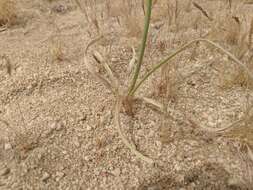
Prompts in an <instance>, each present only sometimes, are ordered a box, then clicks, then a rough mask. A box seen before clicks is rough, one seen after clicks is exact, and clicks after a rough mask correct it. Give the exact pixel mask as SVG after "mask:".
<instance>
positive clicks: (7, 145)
mask: <svg viewBox="0 0 253 190" xmlns="http://www.w3.org/2000/svg"><path fill="white" fill-rule="evenodd" d="M10 149H12V146H11V144H10V143H6V144H5V145H4V150H10Z"/></svg>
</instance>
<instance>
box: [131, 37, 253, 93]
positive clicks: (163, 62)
mask: <svg viewBox="0 0 253 190" xmlns="http://www.w3.org/2000/svg"><path fill="white" fill-rule="evenodd" d="M196 42H206V43H208V44H210V45H212V46H214V47H215V48H217V49H219V50H220V51H221V52H222V53H223V54H226V55H227V56H228V57H229V58H230V59H232V60H233V61H234V62H235V63H237V64H238V65H239V66H240V67H242V68H243V69H244V70H245V71H246V73H247V75H248V76H249V77H250V79H251V80H253V75H252V73H251V72H250V71H249V69H248V68H247V67H246V65H245V64H243V63H242V62H241V61H240V60H239V59H237V58H236V57H235V56H234V55H233V54H231V53H230V52H228V51H227V50H225V49H224V48H222V47H221V46H220V45H218V44H216V43H214V42H212V41H210V40H207V39H201V38H200V39H196V40H192V41H190V42H188V43H187V44H185V45H183V46H182V47H181V48H179V49H178V50H177V51H175V52H174V53H172V54H171V55H169V56H168V57H167V58H166V59H165V60H163V61H161V62H160V63H158V64H157V65H156V66H155V67H154V68H153V69H151V70H150V71H149V72H147V73H146V74H145V75H144V77H143V79H142V80H141V81H140V82H139V83H138V84H137V85H136V86H135V88H134V89H133V90H132V91H131V95H133V94H134V93H135V92H136V91H137V90H138V88H139V87H140V86H141V85H142V83H143V82H144V81H145V80H147V79H148V77H149V76H150V75H151V74H153V73H154V72H155V71H156V70H157V69H159V68H160V67H161V66H162V65H164V64H168V63H169V62H168V61H169V60H170V59H172V58H173V57H175V56H176V55H177V54H179V53H181V52H183V51H184V50H186V49H187V48H188V47H190V46H191V45H193V44H195V43H196Z"/></svg>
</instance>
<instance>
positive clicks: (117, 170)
mask: <svg viewBox="0 0 253 190" xmlns="http://www.w3.org/2000/svg"><path fill="white" fill-rule="evenodd" d="M111 173H112V174H113V175H115V176H119V175H120V169H119V168H116V169H115V170H113V171H111Z"/></svg>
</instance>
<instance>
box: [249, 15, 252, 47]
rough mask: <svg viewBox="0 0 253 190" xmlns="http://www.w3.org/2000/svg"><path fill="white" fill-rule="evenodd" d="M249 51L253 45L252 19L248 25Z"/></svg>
mask: <svg viewBox="0 0 253 190" xmlns="http://www.w3.org/2000/svg"><path fill="white" fill-rule="evenodd" d="M248 43H249V49H251V48H252V44H253V18H252V19H251V23H250V30H249V40H248Z"/></svg>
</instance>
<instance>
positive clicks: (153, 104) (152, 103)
mask: <svg viewBox="0 0 253 190" xmlns="http://www.w3.org/2000/svg"><path fill="white" fill-rule="evenodd" d="M140 99H142V100H143V101H144V102H145V103H147V104H150V105H152V106H154V107H155V108H156V109H158V110H159V111H163V105H162V104H161V103H159V102H157V101H155V100H153V99H151V98H146V97H141V98H140Z"/></svg>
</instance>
